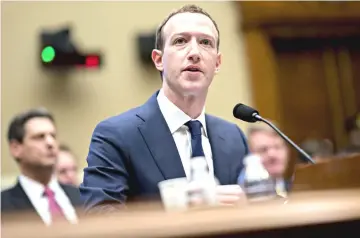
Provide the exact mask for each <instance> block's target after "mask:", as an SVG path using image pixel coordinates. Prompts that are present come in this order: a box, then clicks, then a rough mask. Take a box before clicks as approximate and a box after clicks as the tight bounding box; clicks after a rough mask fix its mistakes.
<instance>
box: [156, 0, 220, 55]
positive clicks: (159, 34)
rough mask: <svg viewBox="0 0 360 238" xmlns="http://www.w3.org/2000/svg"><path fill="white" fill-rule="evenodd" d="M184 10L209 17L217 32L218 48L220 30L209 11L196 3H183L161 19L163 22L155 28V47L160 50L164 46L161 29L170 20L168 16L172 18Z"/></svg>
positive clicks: (217, 45) (217, 44) (217, 46)
mask: <svg viewBox="0 0 360 238" xmlns="http://www.w3.org/2000/svg"><path fill="white" fill-rule="evenodd" d="M186 12H189V13H199V14H203V15H205V16H207V17H208V18H210V20H211V21H212V22H213V23H214V26H215V28H216V31H217V33H218V39H217V43H216V48H217V49H219V46H220V31H219V28H218V25H217V24H216V22H215V20H214V19H213V18H212V17H211V16H210V14H209V13H207V12H206V11H204V10H203V9H202V8H201V7H199V6H197V5H193V4H189V5H185V6H183V7H181V8H180V9H177V10H174V11H172V12H171V13H170V14H169V15H168V16H167V17H166V18H165V19H164V20H163V22H162V23H161V24H160V25H159V27H158V28H157V29H156V39H155V49H157V50H162V49H163V48H164V38H163V34H162V30H163V28H164V26H165V25H166V23H167V22H168V21H169V20H170V18H172V17H173V16H175V15H176V14H179V13H186Z"/></svg>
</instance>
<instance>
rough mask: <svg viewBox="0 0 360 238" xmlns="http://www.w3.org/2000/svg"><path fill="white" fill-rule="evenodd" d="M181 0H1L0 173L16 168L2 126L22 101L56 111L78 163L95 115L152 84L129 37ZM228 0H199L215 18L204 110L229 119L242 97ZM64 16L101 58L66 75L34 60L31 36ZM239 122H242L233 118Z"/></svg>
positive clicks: (136, 98) (140, 95) (244, 80)
mask: <svg viewBox="0 0 360 238" xmlns="http://www.w3.org/2000/svg"><path fill="white" fill-rule="evenodd" d="M182 4H184V2H181V3H176V2H163V3H160V2H158V3H151V2H108V3H105V2H83V3H81V2H78V3H75V2H63V3H59V2H42V3H41V2H38V3H31V2H29V3H24V2H23V3H21V2H4V3H2V9H1V10H2V12H1V15H2V26H1V27H2V29H1V36H2V42H1V43H2V45H1V48H2V49H1V50H2V52H1V54H2V55H1V56H2V61H1V67H2V71H1V79H2V88H1V99H2V100H1V102H2V104H1V106H2V111H1V126H2V151H1V157H2V162H1V165H2V181H3V183H5V184H7V183H8V181H9V179H10V181H12V180H13V178H14V176H16V173H17V172H18V170H17V168H16V164H15V163H14V162H13V159H12V158H11V157H10V155H9V152H8V148H7V141H6V139H5V138H6V131H7V126H8V123H9V120H10V118H11V117H12V116H13V115H14V114H15V113H17V112H19V111H22V110H25V109H28V108H30V107H36V106H40V105H41V106H45V107H47V108H48V109H50V110H51V111H52V112H53V113H54V114H55V116H56V120H57V125H58V129H59V138H60V139H61V141H64V142H66V143H68V144H69V145H70V146H71V147H73V149H74V151H75V153H76V155H77V156H78V158H79V161H80V164H81V166H85V165H86V161H85V158H86V154H87V150H88V146H89V141H90V137H91V133H92V131H93V129H94V127H95V125H96V124H97V123H98V122H99V121H100V120H102V119H104V118H106V117H109V116H111V115H114V114H118V113H121V112H123V111H125V110H127V109H129V108H131V107H134V106H136V105H139V104H142V103H143V102H144V101H145V100H146V99H147V98H148V97H150V95H151V94H152V93H154V91H155V90H156V89H158V88H159V87H160V83H161V81H160V78H159V74H158V73H157V72H147V71H146V70H144V69H142V66H141V64H140V63H139V61H138V60H137V58H136V51H137V49H136V45H135V43H136V41H135V37H136V34H137V33H138V32H146V31H152V30H153V29H154V28H155V27H156V26H157V25H158V23H159V22H160V21H161V20H162V19H163V18H164V17H165V16H166V15H167V14H168V12H169V11H170V10H172V9H174V8H177V7H179V6H181V5H182ZM233 4H234V3H227V2H201V3H200V5H201V6H202V7H204V8H205V9H206V10H207V11H208V12H209V13H210V14H212V15H213V17H214V18H215V19H216V21H217V22H218V24H219V27H220V32H221V51H222V53H223V66H222V69H221V72H220V74H219V75H218V76H216V79H215V81H214V83H213V85H212V87H211V90H210V94H209V98H208V102H207V112H209V113H213V114H215V115H218V116H220V117H223V118H225V119H228V120H230V121H233V122H235V121H236V120H235V119H233V117H232V108H233V106H234V105H235V104H236V103H237V102H244V103H250V100H251V95H250V90H249V82H248V76H247V67H246V60H245V56H244V46H243V45H242V44H243V42H242V37H241V35H240V33H239V31H238V20H237V12H236V10H235V8H234V5H233ZM66 23H71V24H72V25H73V37H74V39H75V40H76V41H77V42H79V43H82V46H83V47H85V48H87V49H97V48H99V49H101V50H103V52H104V53H105V57H106V58H105V60H106V62H105V66H104V68H103V69H102V70H101V71H96V72H91V71H88V72H80V71H79V72H73V73H71V74H69V75H67V76H61V77H60V76H54V75H50V74H46V73H45V72H43V71H42V70H41V68H40V67H39V54H38V48H37V39H38V35H37V33H38V32H39V30H40V28H41V27H49V26H54V27H58V26H61V25H62V24H66ZM238 124H239V125H240V126H241V127H243V128H244V126H245V124H240V123H238Z"/></svg>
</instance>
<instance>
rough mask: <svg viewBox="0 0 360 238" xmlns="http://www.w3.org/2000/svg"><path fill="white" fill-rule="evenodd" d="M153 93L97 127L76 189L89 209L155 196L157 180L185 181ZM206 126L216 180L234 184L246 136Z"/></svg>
mask: <svg viewBox="0 0 360 238" xmlns="http://www.w3.org/2000/svg"><path fill="white" fill-rule="evenodd" d="M157 94H158V92H157V93H155V94H154V95H153V96H152V97H151V98H150V99H149V100H148V101H147V102H146V103H145V104H144V105H142V106H140V107H137V108H134V109H131V110H129V111H127V112H125V113H123V114H120V115H117V116H114V117H111V118H109V119H106V120H104V121H102V122H100V123H99V124H98V125H97V126H96V128H95V130H94V133H93V136H92V139H91V144H90V150H89V154H88V157H87V163H88V167H87V168H85V169H84V180H83V183H82V184H81V185H80V193H81V196H82V199H83V200H84V202H85V206H86V208H87V209H90V208H93V207H94V206H96V205H100V204H108V203H115V204H120V203H124V202H125V201H126V200H129V199H132V198H134V197H135V198H137V197H144V196H145V197H146V196H153V195H158V194H159V189H158V187H157V184H158V183H159V182H160V181H163V180H165V179H172V178H179V177H186V175H185V172H184V169H183V166H182V163H181V159H180V156H179V153H178V151H177V147H176V144H175V142H174V139H173V137H172V135H171V132H170V130H169V128H168V126H167V124H166V121H165V119H164V117H163V115H162V113H161V111H160V109H159V105H158V102H157V99H156V97H157ZM206 123H207V131H208V136H209V140H210V144H211V149H212V154H213V163H214V172H215V176H216V177H217V178H218V179H219V181H220V183H221V184H222V185H226V184H236V182H237V177H238V175H239V173H240V171H241V169H242V167H243V165H242V160H243V158H244V157H245V155H246V154H247V153H248V147H247V143H246V140H245V136H244V134H243V132H242V131H241V130H240V129H239V128H238V126H237V125H235V124H233V123H229V122H227V121H225V120H222V119H220V118H217V117H214V116H210V115H206ZM107 208H109V206H107Z"/></svg>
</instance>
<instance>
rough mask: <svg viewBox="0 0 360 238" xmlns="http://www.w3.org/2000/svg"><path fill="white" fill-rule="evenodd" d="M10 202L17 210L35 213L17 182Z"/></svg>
mask: <svg viewBox="0 0 360 238" xmlns="http://www.w3.org/2000/svg"><path fill="white" fill-rule="evenodd" d="M12 202H13V204H14V206H15V207H16V208H17V209H21V210H33V211H36V210H35V207H34V206H33V205H32V203H31V202H30V199H29V197H28V196H27V195H26V193H25V191H24V189H23V188H22V187H21V185H20V183H19V182H17V183H16V185H15V186H14V188H13V191H12Z"/></svg>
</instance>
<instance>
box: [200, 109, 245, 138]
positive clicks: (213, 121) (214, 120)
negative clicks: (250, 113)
mask: <svg viewBox="0 0 360 238" xmlns="http://www.w3.org/2000/svg"><path fill="white" fill-rule="evenodd" d="M206 117H207V125H208V126H216V127H221V130H223V131H224V133H225V132H227V133H230V134H233V133H234V132H235V133H236V132H238V133H240V135H241V136H242V137H245V134H244V131H243V130H242V129H241V128H240V127H239V126H238V125H237V124H236V123H233V122H230V121H227V120H225V119H223V118H220V117H218V116H214V115H210V114H206Z"/></svg>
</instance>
